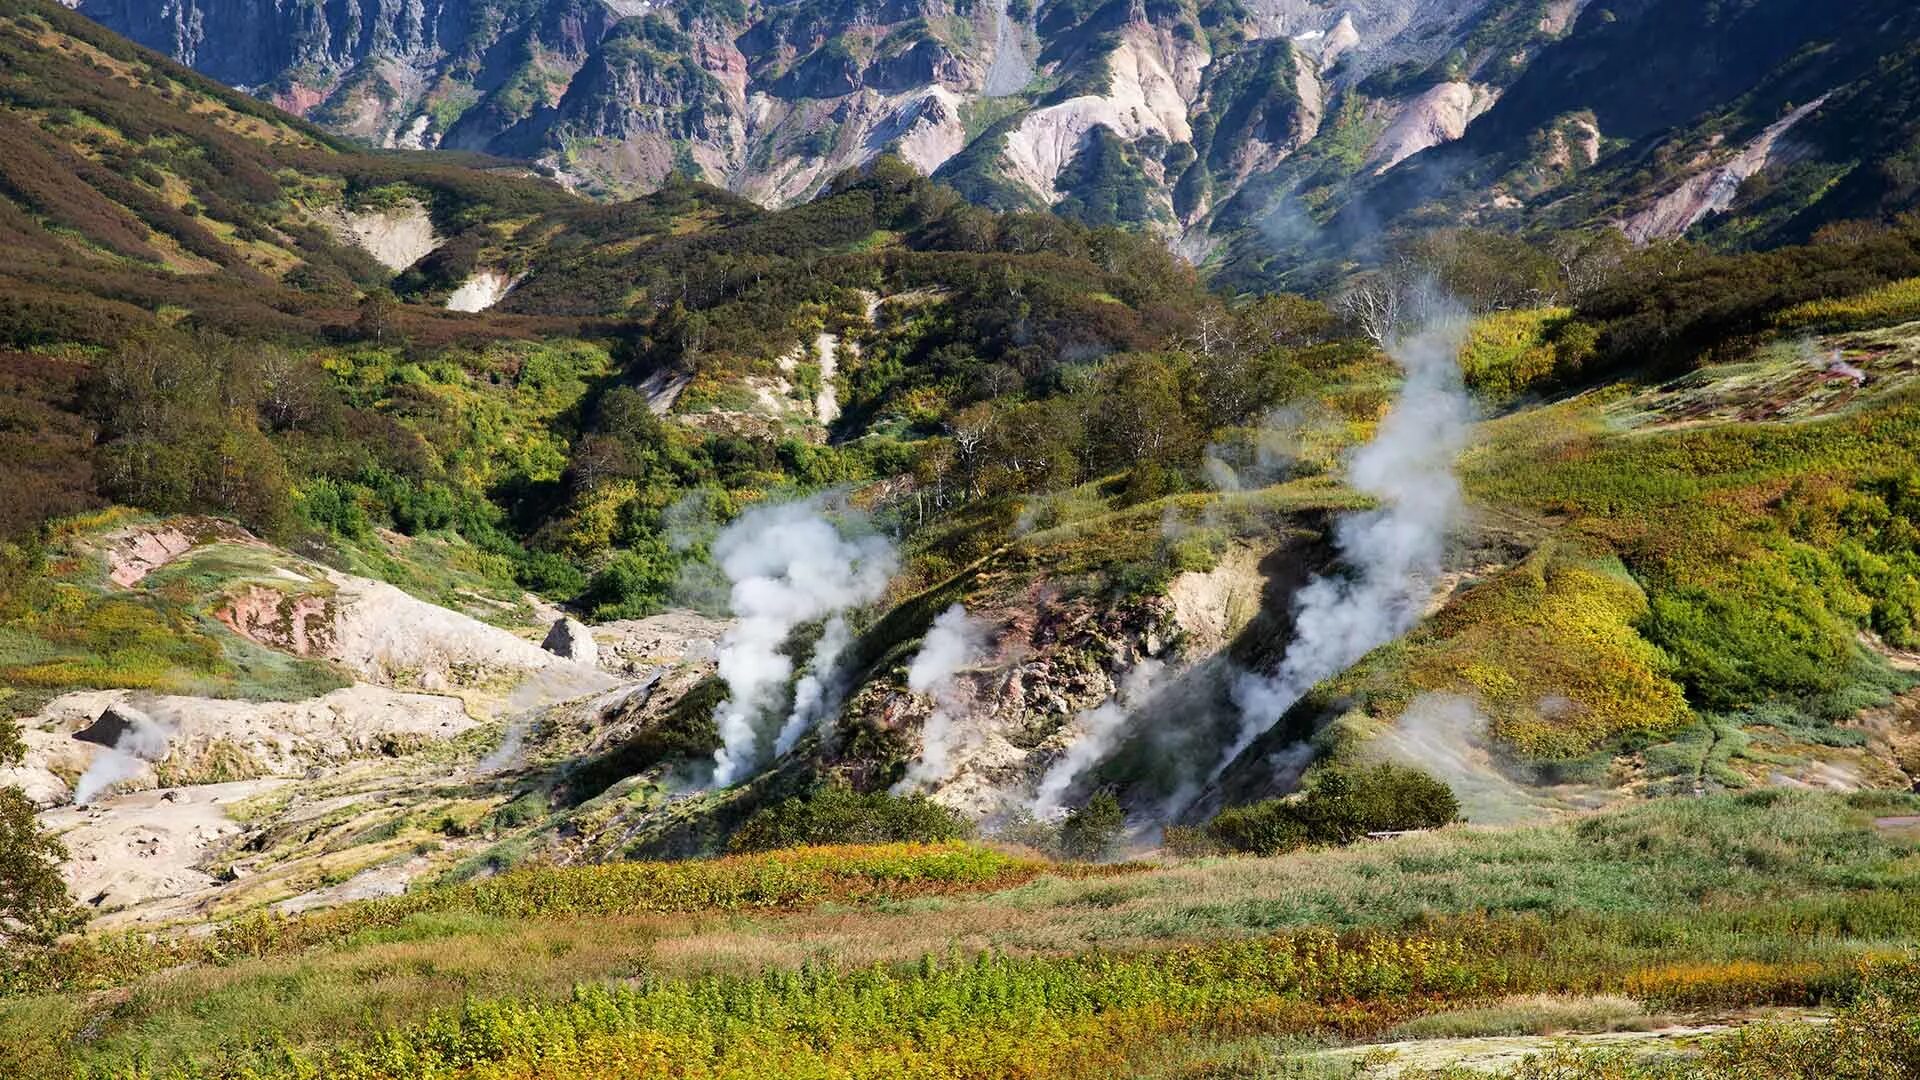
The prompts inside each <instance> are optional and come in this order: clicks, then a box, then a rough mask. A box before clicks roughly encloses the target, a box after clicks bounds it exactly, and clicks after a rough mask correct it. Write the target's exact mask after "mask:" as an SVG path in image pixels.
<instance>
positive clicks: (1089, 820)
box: [1060, 791, 1127, 859]
mask: <svg viewBox="0 0 1920 1080" xmlns="http://www.w3.org/2000/svg"><path fill="white" fill-rule="evenodd" d="M1126 825H1127V818H1126V815H1125V814H1124V813H1122V812H1121V810H1120V800H1118V799H1116V798H1114V797H1113V793H1112V792H1110V791H1102V792H1100V793H1099V794H1097V795H1095V796H1094V797H1093V798H1091V799H1088V800H1087V802H1086V805H1085V806H1080V807H1076V808H1075V809H1074V810H1072V811H1071V812H1069V813H1068V814H1067V820H1066V821H1065V822H1063V823H1062V824H1061V826H1060V853H1061V854H1063V855H1065V856H1067V857H1068V858H1070V859H1104V858H1106V857H1107V856H1108V855H1110V854H1112V852H1113V847H1114V844H1115V843H1117V842H1118V841H1119V839H1120V833H1121V831H1122V830H1123V829H1125V828H1126Z"/></svg>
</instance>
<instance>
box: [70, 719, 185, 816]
mask: <svg viewBox="0 0 1920 1080" xmlns="http://www.w3.org/2000/svg"><path fill="white" fill-rule="evenodd" d="M114 711H115V712H117V713H119V714H120V717H121V719H122V720H124V721H125V726H124V727H122V728H121V730H120V733H119V736H118V737H117V738H115V739H114V742H113V745H112V746H109V747H106V748H105V749H103V750H100V751H98V752H97V753H95V754H94V755H93V760H92V761H90V762H88V763H87V771H86V772H83V773H81V774H80V779H78V780H76V781H74V784H73V804H74V805H75V806H85V805H87V804H88V803H90V802H92V801H93V800H94V799H95V798H96V797H98V796H99V795H100V794H101V793H102V792H104V791H106V790H107V789H108V788H110V787H112V786H113V785H115V784H117V783H119V782H120V781H122V780H125V779H127V778H128V777H130V776H133V775H134V774H135V773H138V772H139V771H140V766H141V765H142V764H144V763H147V762H154V761H160V760H162V759H164V758H165V757H166V756H167V733H166V731H165V729H163V728H162V727H161V726H160V725H159V724H157V723H155V722H154V721H153V720H151V719H149V718H148V717H147V716H146V715H145V714H143V713H140V712H137V711H135V710H134V709H132V708H129V707H126V706H116V707H115V710H114Z"/></svg>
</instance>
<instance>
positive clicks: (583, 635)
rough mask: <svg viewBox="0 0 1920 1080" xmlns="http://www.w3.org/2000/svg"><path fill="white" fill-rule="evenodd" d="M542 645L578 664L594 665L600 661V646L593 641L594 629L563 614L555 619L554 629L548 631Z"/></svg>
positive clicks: (560, 656)
mask: <svg viewBox="0 0 1920 1080" xmlns="http://www.w3.org/2000/svg"><path fill="white" fill-rule="evenodd" d="M540 647H541V648H543V649H545V650H547V651H548V652H550V653H552V654H553V655H555V656H557V657H559V658H561V659H562V660H572V661H573V662H574V663H576V664H585V665H587V666H588V667H592V666H594V665H596V664H598V663H599V662H600V647H599V646H598V645H595V644H594V642H593V631H591V630H589V629H587V627H586V624H584V623H582V622H580V621H579V620H577V619H571V618H567V617H565V616H562V617H561V618H559V619H556V620H554V624H553V627H552V629H550V630H548V631H547V637H546V640H544V641H542V642H541V643H540Z"/></svg>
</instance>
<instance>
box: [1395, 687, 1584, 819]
mask: <svg viewBox="0 0 1920 1080" xmlns="http://www.w3.org/2000/svg"><path fill="white" fill-rule="evenodd" d="M1486 735H1487V718H1486V715H1485V714H1483V713H1482V712H1481V711H1480V709H1479V707H1478V706H1476V705H1475V704H1474V703H1473V700H1472V699H1471V698H1465V697H1461V696H1459V695H1457V694H1421V695H1419V696H1418V697H1415V698H1414V699H1413V701H1412V702H1411V703H1409V704H1408V705H1407V709H1406V711H1405V712H1404V713H1402V714H1400V718H1399V719H1398V720H1397V721H1395V722H1394V726H1393V729H1392V730H1391V731H1388V732H1386V733H1384V734H1382V735H1381V736H1380V737H1379V738H1378V739H1376V740H1375V741H1374V742H1373V744H1372V745H1373V746H1374V747H1375V748H1376V749H1377V750H1378V751H1379V752H1380V753H1382V754H1383V755H1384V756H1386V757H1387V758H1389V759H1391V760H1394V761H1397V762H1399V763H1400V764H1403V765H1410V766H1412V767H1414V768H1417V769H1420V770H1422V771H1424V772H1427V773H1429V774H1431V775H1432V776H1434V777H1435V778H1437V779H1439V780H1441V781H1443V782H1445V783H1446V785H1447V786H1448V787H1450V788H1452V789H1453V793H1454V795H1456V796H1457V797H1458V798H1459V799H1460V809H1461V813H1462V814H1463V815H1464V816H1465V817H1466V819H1467V820H1468V821H1477V822H1487V823H1492V824H1511V823H1515V822H1520V821H1526V820H1529V819H1532V818H1538V817H1541V816H1542V815H1544V814H1545V813H1547V812H1548V811H1549V810H1550V809H1551V807H1552V803H1551V802H1550V801H1548V800H1544V799H1541V798H1540V797H1539V796H1537V795H1535V794H1534V793H1532V792H1530V791H1528V790H1527V789H1526V788H1525V787H1522V786H1521V785H1519V784H1517V783H1514V782H1513V781H1512V780H1509V779H1507V778H1506V776H1504V775H1503V774H1502V773H1501V772H1500V770H1499V769H1498V768H1496V767H1495V766H1494V764H1493V758H1492V755H1491V754H1489V752H1488V750H1487V738H1486Z"/></svg>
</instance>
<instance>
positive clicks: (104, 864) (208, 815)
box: [40, 779, 293, 922]
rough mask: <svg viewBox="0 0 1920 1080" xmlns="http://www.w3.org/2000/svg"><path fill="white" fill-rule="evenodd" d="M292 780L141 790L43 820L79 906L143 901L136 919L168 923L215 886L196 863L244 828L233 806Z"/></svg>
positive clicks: (104, 907)
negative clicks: (59, 848) (60, 848)
mask: <svg viewBox="0 0 1920 1080" xmlns="http://www.w3.org/2000/svg"><path fill="white" fill-rule="evenodd" d="M292 782H293V781H291V780H285V779H274V780H241V781H237V782H234V783H228V784H206V785H202V786H199V787H190V788H169V789H167V790H165V791H157V790H149V791H136V792H134V793H132V794H129V795H118V796H113V797H110V798H107V799H103V800H101V801H100V802H98V803H96V804H94V805H92V806H63V807H59V808H57V809H53V810H48V811H46V812H45V813H43V814H41V815H40V823H41V824H42V825H44V826H46V827H47V829H49V830H50V831H52V832H53V833H54V834H55V835H57V836H58V837H59V838H60V840H61V842H62V843H64V844H66V845H67V853H68V859H67V863H66V866H65V868H64V871H65V874H66V878H67V882H68V886H69V887H70V888H71V889H72V891H73V895H74V896H75V897H76V898H78V899H79V900H80V902H81V903H83V904H87V905H89V906H91V907H94V908H97V909H101V910H109V911H110V910H113V909H121V908H127V907H132V906H139V907H140V911H139V912H138V913H137V914H134V915H133V916H132V921H134V922H168V921H171V920H174V919H178V918H181V917H183V916H186V915H189V914H191V913H192V912H193V910H194V909H195V908H196V906H197V903H196V897H197V895H198V894H200V893H203V892H205V891H206V890H208V889H211V888H213V887H214V886H215V885H217V884H218V882H216V881H215V880H214V879H213V877H212V876H210V875H208V874H207V873H206V872H205V871H203V870H200V869H199V868H198V866H199V864H200V863H201V862H202V861H203V860H204V859H205V858H206V857H207V856H208V855H209V854H211V853H212V852H213V851H215V850H217V849H218V848H220V847H222V846H223V845H224V844H225V843H226V842H227V841H228V840H231V839H232V838H233V837H235V836H237V835H238V834H239V833H240V832H241V826H240V824H239V823H238V822H235V821H234V820H233V819H232V818H231V817H229V816H228V814H227V810H228V808H230V807H231V806H232V805H233V804H234V803H237V802H240V801H242V800H245V799H250V798H254V797H256V796H259V795H264V794H266V793H269V792H272V791H276V790H278V789H279V788H281V787H283V786H285V785H287V784H290V783H292Z"/></svg>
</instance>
